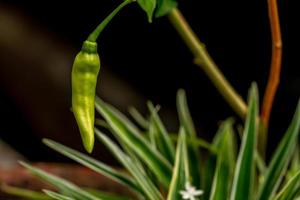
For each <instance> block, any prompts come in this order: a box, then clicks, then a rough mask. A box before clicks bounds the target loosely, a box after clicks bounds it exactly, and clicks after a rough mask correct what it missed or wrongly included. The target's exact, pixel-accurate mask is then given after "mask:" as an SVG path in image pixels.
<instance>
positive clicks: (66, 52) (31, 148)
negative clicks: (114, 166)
mask: <svg viewBox="0 0 300 200" xmlns="http://www.w3.org/2000/svg"><path fill="white" fill-rule="evenodd" d="M119 2H120V1H112V0H102V1H92V0H90V1H78V2H74V1H72V2H68V1H58V0H51V1H47V0H45V1H33V0H27V1H12V0H10V1H5V0H2V1H1V2H0V17H1V18H0V34H1V35H0V38H1V37H2V39H1V40H0V54H1V55H0V84H1V85H0V101H1V115H0V116H1V129H0V137H1V138H2V139H3V140H5V141H6V142H7V143H9V144H11V145H12V146H13V147H14V148H16V149H17V150H18V151H20V152H22V153H23V154H24V155H25V156H27V157H28V158H30V159H31V160H57V158H58V157H57V154H55V153H53V152H51V151H50V150H48V149H47V148H45V147H44V146H43V145H42V144H41V142H40V140H41V138H43V137H48V138H53V139H55V140H58V141H60V142H63V143H65V144H67V145H69V146H73V147H75V148H80V149H81V144H80V138H79V137H78V135H79V133H78V130H77V127H76V124H75V120H74V118H73V116H72V113H71V112H70V105H71V101H70V100H71V92H70V72H71V65H72V61H73V58H74V56H75V55H76V53H77V52H78V50H79V49H80V47H81V44H82V41H83V40H84V39H85V38H86V37H87V35H88V34H89V33H90V31H91V30H93V28H94V27H95V26H96V25H97V24H98V23H99V22H100V21H101V20H102V19H103V18H104V17H105V16H106V15H107V14H108V13H109V12H110V11H111V10H112V9H113V8H114V7H115V6H117V4H118V3H119ZM293 7H296V6H295V5H293V2H292V1H290V0H285V1H279V8H280V15H281V25H282V34H283V44H284V49H283V51H284V56H283V69H282V75H281V83H280V87H279V91H278V93H277V96H276V99H275V104H274V109H273V112H272V118H271V121H270V142H269V144H270V145H269V147H270V148H269V150H270V149H272V148H274V146H275V145H276V144H277V142H278V140H279V138H280V137H281V135H282V134H283V133H284V131H285V129H286V128H287V126H288V124H289V122H290V120H291V117H292V115H293V111H294V110H295V107H296V104H297V100H298V98H299V96H300V88H299V85H300V70H299V67H298V65H299V64H298V63H299V61H298V60H299V59H298V57H299V55H298V54H299V50H298V44H299V38H298V37H296V36H297V35H298V34H297V33H296V27H297V26H298V24H299V23H298V20H297V19H299V14H298V12H297V11H296V10H293ZM179 8H180V9H181V11H182V12H183V14H184V15H185V17H186V18H187V20H188V21H189V22H190V24H191V26H192V28H193V29H194V30H195V32H196V33H197V34H198V36H199V37H200V39H201V40H202V42H203V43H205V44H206V46H207V49H208V51H209V53H210V54H211V56H212V57H213V58H214V60H215V62H216V63H217V64H218V66H219V67H220V69H221V70H222V71H223V72H224V74H225V75H226V77H227V78H228V80H229V81H230V82H231V83H232V85H233V86H234V87H235V88H236V90H237V91H238V92H239V93H240V94H241V95H242V96H243V98H244V99H246V96H247V90H248V88H249V86H250V84H251V82H252V81H256V82H257V83H258V86H259V91H260V96H261V97H262V95H263V92H264V89H265V85H266V81H267V77H268V72H269V63H270V52H271V43H270V42H271V40H270V30H269V22H268V14H267V1H266V0H251V1H241V0H230V1H223V0H209V1H200V0H179ZM292 16H293V17H292ZM98 44H99V53H100V56H101V61H102V69H101V70H102V72H101V74H100V79H99V81H100V84H99V85H98V94H99V95H100V96H102V97H103V98H104V99H105V100H107V101H109V102H110V103H112V104H113V105H115V106H117V107H118V108H120V109H121V110H123V111H125V110H126V108H127V107H128V106H129V105H134V106H137V107H138V108H139V109H140V110H141V111H142V112H143V113H146V106H145V104H144V102H145V100H146V99H151V100H153V101H154V102H155V103H159V104H160V105H161V106H162V111H161V115H162V116H163V120H164V121H165V122H166V123H167V124H168V128H169V129H170V130H171V131H176V130H177V118H176V110H175V109H176V105H175V97H176V91H177V90H178V88H184V89H185V90H186V92H187V96H188V102H189V105H190V109H191V113H192V115H193V117H194V121H195V123H196V125H197V129H198V133H199V135H200V136H202V137H204V138H206V139H207V140H210V139H211V138H212V137H213V135H214V133H215V131H216V129H217V125H218V124H219V122H220V121H221V120H224V119H226V118H227V117H230V116H233V117H235V118H236V119H237V122H240V121H239V119H238V117H237V116H236V115H235V113H233V111H232V110H231V108H230V107H229V106H228V105H227V104H226V102H225V101H224V100H223V99H222V97H221V96H220V95H219V93H218V92H217V91H216V89H215V88H214V86H213V85H212V84H211V82H210V81H209V80H208V78H207V77H206V76H205V74H204V73H203V71H202V70H201V69H200V68H199V67H197V66H195V65H194V64H193V62H192V59H193V58H192V55H191V54H190V52H189V50H188V49H187V48H186V46H185V45H184V43H183V42H182V41H181V39H180V37H179V36H178V35H177V33H176V32H175V31H174V29H173V27H172V26H171V25H170V24H169V22H168V20H167V18H160V19H156V20H154V22H153V23H152V24H149V23H148V22H147V20H146V16H145V14H144V13H143V12H142V11H141V9H140V8H139V7H138V6H137V5H130V6H129V7H128V8H126V9H124V10H123V11H122V12H121V13H120V15H118V17H116V18H115V19H114V20H113V22H112V23H111V24H110V25H109V27H108V28H107V29H106V30H105V32H104V33H103V35H102V36H101V38H100V39H99V43H98ZM101 151H102V148H101V146H100V147H99V145H98V148H97V150H96V152H98V153H99V152H101ZM99 154H100V153H99ZM100 155H101V156H102V157H103V156H104V159H105V158H107V159H109V158H108V156H107V155H106V154H105V155H102V154H100ZM59 158H61V157H59Z"/></svg>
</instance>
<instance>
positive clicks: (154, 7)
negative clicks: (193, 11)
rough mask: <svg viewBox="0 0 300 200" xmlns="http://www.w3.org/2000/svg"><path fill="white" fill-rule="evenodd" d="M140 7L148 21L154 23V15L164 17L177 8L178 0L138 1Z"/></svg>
mask: <svg viewBox="0 0 300 200" xmlns="http://www.w3.org/2000/svg"><path fill="white" fill-rule="evenodd" d="M137 2H138V4H139V5H140V7H141V8H142V9H143V10H144V11H145V12H146V14H147V16H148V21H149V22H152V18H153V15H154V14H155V17H162V16H165V15H167V14H168V13H170V12H171V11H172V9H173V8H175V7H176V6H177V2H176V0H137Z"/></svg>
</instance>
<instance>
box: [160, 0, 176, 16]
mask: <svg viewBox="0 0 300 200" xmlns="http://www.w3.org/2000/svg"><path fill="white" fill-rule="evenodd" d="M176 6H177V2H176V0H157V8H156V11H155V17H162V16H164V15H166V14H168V13H169V12H171V11H172V9H173V8H175V7H176Z"/></svg>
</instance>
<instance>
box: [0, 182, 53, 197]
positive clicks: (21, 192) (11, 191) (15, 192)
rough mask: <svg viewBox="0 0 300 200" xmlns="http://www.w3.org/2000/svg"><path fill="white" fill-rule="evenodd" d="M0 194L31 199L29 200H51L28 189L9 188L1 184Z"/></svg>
mask: <svg viewBox="0 0 300 200" xmlns="http://www.w3.org/2000/svg"><path fill="white" fill-rule="evenodd" d="M1 192H3V193H5V194H8V195H11V196H16V197H20V198H22V199H31V200H52V198H50V197H48V196H47V195H45V194H43V193H41V192H37V191H33V190H28V189H23V188H19V187H14V186H9V185H6V184H3V183H2V184H1Z"/></svg>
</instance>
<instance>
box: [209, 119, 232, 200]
mask: <svg viewBox="0 0 300 200" xmlns="http://www.w3.org/2000/svg"><path fill="white" fill-rule="evenodd" d="M222 129H223V133H221V134H222V136H223V137H222V139H221V141H220V142H221V144H220V147H219V148H218V149H219V150H218V156H217V166H216V171H215V175H214V182H213V185H212V190H211V194H210V200H224V199H227V197H228V196H229V195H228V194H229V189H230V186H231V181H232V178H233V173H234V165H235V150H234V144H233V130H232V120H230V119H229V120H227V121H225V122H224V124H222Z"/></svg>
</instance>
